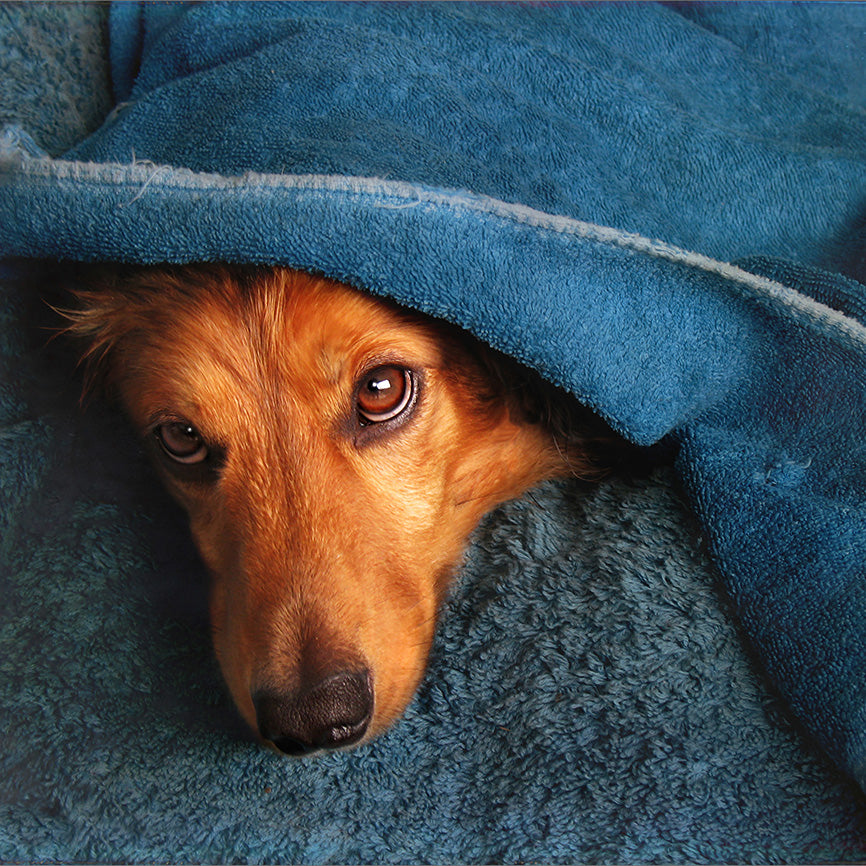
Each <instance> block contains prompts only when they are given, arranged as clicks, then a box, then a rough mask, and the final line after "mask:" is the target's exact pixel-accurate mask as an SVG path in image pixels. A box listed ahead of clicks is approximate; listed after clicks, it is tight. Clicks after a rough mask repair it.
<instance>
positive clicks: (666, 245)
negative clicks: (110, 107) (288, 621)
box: [0, 3, 866, 862]
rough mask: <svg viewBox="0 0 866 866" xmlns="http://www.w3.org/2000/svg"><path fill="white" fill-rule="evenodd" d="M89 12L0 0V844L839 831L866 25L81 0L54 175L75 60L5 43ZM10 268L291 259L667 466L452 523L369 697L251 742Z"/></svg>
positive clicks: (34, 42) (319, 857)
mask: <svg viewBox="0 0 866 866" xmlns="http://www.w3.org/2000/svg"><path fill="white" fill-rule="evenodd" d="M96 14H98V12H97V10H94V8H93V7H77V6H70V7H66V6H61V7H59V9H57V8H52V7H51V6H50V5H46V6H40V5H39V4H36V5H30V6H15V7H4V8H3V9H2V16H0V22H3V25H4V28H5V29H4V30H3V31H2V32H0V37H2V39H0V45H2V46H3V49H2V50H3V51H4V52H5V57H4V58H3V61H4V68H5V69H6V70H7V77H10V80H14V83H15V86H14V88H11V89H10V93H15V94H18V93H22V92H27V90H28V88H30V89H31V90H32V91H33V93H34V95H33V97H32V98H31V99H30V101H29V103H28V106H27V107H26V108H20V109H19V108H9V107H7V106H6V105H4V112H3V116H5V117H6V118H7V119H11V120H13V121H15V123H14V124H13V125H12V126H10V127H8V128H7V131H6V133H5V135H4V138H3V149H2V162H0V167H2V174H0V254H2V255H3V256H5V257H7V260H8V264H7V266H6V267H5V268H4V269H3V272H2V289H3V303H2V310H0V315H2V331H0V334H2V340H0V349H2V363H3V369H4V374H3V380H2V383H3V389H2V391H0V411H2V428H0V431H2V437H3V453H2V462H0V474H2V475H0V489H2V492H3V498H2V513H0V526H2V531H3V535H2V540H0V557H2V558H0V563H2V572H0V580H2V584H0V592H2V600H3V611H2V614H0V616H2V623H0V629H2V630H0V640H2V646H3V651H2V656H0V665H2V667H0V670H2V675H0V689H2V692H0V694H2V699H0V711H2V715H3V719H4V727H3V730H4V731H6V732H7V733H4V734H3V735H2V736H3V738H4V747H5V748H4V751H3V755H2V758H0V760H2V779H3V781H2V782H0V793H2V801H0V807H2V810H3V811H2V813H0V859H5V860H134V861H145V860H155V861H196V860H198V861H201V860H213V861H235V860H246V861H254V862H264V861H309V862H338V861H345V862H355V861H369V862H406V861H410V862H411V861H416V860H417V861H424V862H428V861H429V862H447V861H450V862H480V861H488V862H489V861H506V862H517V861H549V862H561V861H588V862H621V861H642V862H658V861H672V862H680V861H696V862H708V861H730V860H766V861H773V862H794V861H798V860H800V861H802V860H811V861H816V860H818V861H821V860H840V861H856V860H861V859H863V858H864V857H866V802H864V798H863V795H862V792H861V791H860V789H859V788H858V787H857V786H856V785H855V783H854V782H859V784H860V786H863V785H864V784H866V631H864V626H863V613H864V610H866V574H864V570H866V566H864V562H866V559H864V553H866V550H864V548H866V501H864V500H866V497H864V491H866V441H864V435H863V434H864V426H866V398H864V393H866V392H864V385H866V328H864V324H863V323H864V319H863V311H864V289H863V287H862V286H861V285H860V284H859V283H858V282H856V278H857V277H858V276H860V275H861V270H862V266H863V257H862V251H863V240H864V239H863V228H862V226H863V207H864V203H866V152H864V149H866V137H864V133H866V113H864V104H866V103H864V99H866V85H864V78H866V75H864V73H863V70H862V57H863V56H864V49H866V8H864V7H862V6H860V5H857V4H820V5H814V6H812V5H805V6H803V5H787V4H785V5H774V4H760V5H750V4H747V5H742V6H741V5H736V4H720V5H715V4H710V5H685V6H682V7H680V6H655V5H644V4H635V5H620V4H616V5H603V4H602V5H591V6H586V7H584V6H571V5H554V6H544V7H538V6H532V5H530V6H524V5H518V4H512V5H501V4H482V5H474V4H445V5H428V4H400V5H396V4H395V5H390V4H385V5H382V6H379V5H367V4H339V3H326V4H321V5H320V4H315V3H303V4H297V5H295V4H277V3H267V4H263V3H250V4H246V3H227V4H220V3H213V4H200V5H192V6H186V5H185V4H171V5H164V6H162V5H156V4H143V5H139V4H134V3H123V4H117V5H116V6H115V7H113V9H112V18H111V42H110V56H111V63H112V66H111V71H112V81H113V85H114V88H115V97H116V99H117V102H118V105H117V106H116V108H115V109H114V111H113V112H112V113H111V114H110V116H109V117H108V118H107V119H106V121H105V123H104V124H103V125H102V127H101V128H100V129H99V130H98V131H97V132H95V133H94V134H93V135H90V136H89V137H84V132H85V127H86V128H87V129H89V120H88V119H87V118H89V117H91V116H92V115H89V114H87V113H86V111H90V110H92V108H93V106H92V105H91V106H89V107H87V108H86V110H85V108H82V110H81V113H80V114H79V115H78V118H79V120H78V121H76V123H78V126H77V127H75V126H74V125H73V127H72V128H71V129H72V132H77V133H79V135H80V136H81V137H82V138H83V140H81V141H80V143H78V144H76V145H75V146H74V147H73V148H72V150H70V151H68V152H67V153H66V154H65V155H63V156H62V158H57V157H56V154H57V153H58V150H59V147H60V143H61V142H64V141H67V140H68V139H69V137H72V132H70V129H65V130H62V129H57V128H56V124H55V121H54V120H53V119H52V117H53V116H50V115H49V114H48V112H49V110H56V107H57V105H56V103H52V102H51V100H50V99H49V98H47V97H48V94H49V93H50V83H49V82H47V81H46V83H45V85H44V86H42V87H41V88H40V87H39V86H38V84H39V82H40V81H42V80H43V79H40V78H39V76H40V75H43V76H44V75H46V74H47V73H46V70H48V71H50V70H51V69H53V68H55V64H59V65H61V66H62V64H63V62H64V61H65V62H68V63H69V65H70V66H71V67H73V68H76V75H72V74H70V75H69V76H68V78H66V79H62V80H61V81H60V82H59V83H58V84H57V85H56V86H57V92H58V96H57V99H58V100H61V99H64V98H65V99H68V98H70V97H69V96H68V94H69V93H70V92H75V93H78V92H79V91H76V90H75V86H74V83H73V82H75V81H80V80H81V79H80V75H81V69H80V66H81V63H82V59H81V58H82V57H85V58H88V60H87V62H90V59H89V58H91V57H92V54H91V53H89V52H88V53H85V54H78V53H77V52H76V51H75V50H72V49H71V48H69V42H70V41H71V42H74V40H67V42H66V43H64V42H63V41H60V40H57V39H56V38H54V37H53V36H52V37H51V38H46V37H44V36H42V33H44V32H53V33H56V29H57V27H58V25H60V26H64V27H67V28H69V30H70V31H71V32H73V33H84V32H85V31H87V32H89V33H91V34H92V33H94V32H98V27H97V26H96V24H95V23H94V21H95V19H94V17H93V16H94V15H96ZM52 25H53V26H54V30H53V31H52V30H51V26H52ZM16 40H18V41H16ZM64 51H65V52H67V53H68V55H69V56H68V57H65V56H64ZM40 52H42V53H43V54H46V55H48V56H49V57H50V61H51V62H50V63H49V64H47V66H46V67H39V65H38V64H37V63H36V62H35V58H38V57H39V56H40ZM96 65H98V64H95V66H96ZM33 70H38V74H37V75H36V76H35V80H34V76H33V74H32V73H33ZM28 72H30V76H29V77H28ZM76 76H78V77H76ZM25 82H29V83H25ZM98 99H99V97H94V100H95V101H94V104H95V105H96V106H97V107H98V105H99V104H100V103H99V102H98ZM13 104H14V103H12V102H9V106H12V105H13ZM42 106H44V108H42ZM49 106H50V109H49ZM49 154H52V155H54V156H53V157H52V156H49ZM13 258H14V260H13ZM22 259H30V260H46V259H60V260H63V259H77V260H103V259H109V260H113V259H117V260H124V261H138V262H155V261H176V262H183V261H195V260H231V261H254V262H273V263H283V264H288V265H292V266H296V267H302V268H306V269H311V270H315V271H321V272H324V273H326V274H329V275H331V276H334V277H337V278H341V279H344V280H347V281H348V282H351V283H353V284H355V285H358V286H360V287H363V288H366V289H368V290H370V291H373V292H376V293H380V294H383V295H387V296H389V297H393V298H395V299H397V300H398V301H400V302H402V303H405V304H408V305H410V306H413V307H415V308H417V309H420V310H423V311H425V312H429V313H432V314H434V315H439V316H442V317H445V318H447V319H449V320H451V321H455V322H458V323H459V324H461V325H463V326H465V327H468V328H470V329H471V330H473V331H474V332H475V333H476V334H477V335H478V336H480V337H481V338H483V339H485V340H487V341H488V342H489V343H491V344H493V345H494V346H496V347H497V348H499V349H502V350H503V351H506V352H508V353H510V354H512V355H513V356H515V357H516V358H518V359H519V360H521V361H523V362H525V363H527V364H530V365H532V366H533V367H535V368H536V369H538V370H539V371H540V372H542V373H543V374H544V375H545V376H547V377H548V378H550V379H551V380H552V381H554V382H556V383H557V384H560V385H562V386H563V387H566V388H567V389H569V390H571V391H572V392H573V393H574V394H575V395H577V396H578V397H580V398H581V399H582V400H583V401H584V402H586V403H587V404H588V405H590V406H591V407H593V408H594V409H595V410H597V411H598V412H599V413H601V414H602V415H603V416H604V417H605V418H607V419H608V421H609V422H610V423H611V424H613V426H614V427H616V428H617V429H618V430H620V431H621V432H622V433H623V434H624V435H626V436H628V437H630V438H631V439H633V440H634V441H635V442H638V443H640V444H650V443H653V442H656V441H659V440H661V439H666V440H667V441H669V442H672V443H673V444H674V445H675V446H676V447H677V450H678V456H677V460H676V467H675V472H676V479H674V477H673V476H672V475H670V474H668V473H665V472H663V473H660V474H659V475H657V476H656V477H654V478H653V479H651V480H650V481H649V482H648V483H646V484H642V485H634V484H629V483H627V482H625V481H612V482H609V483H607V484H604V485H602V486H601V487H599V488H597V489H594V490H581V489H580V488H579V487H578V486H576V485H574V484H552V485H547V486H545V487H544V488H542V489H541V490H540V491H538V492H537V493H535V494H533V496H532V497H530V498H527V499H526V500H525V501H522V502H518V503H512V504H511V505H509V506H507V507H505V508H504V509H502V510H501V511H500V512H498V513H497V514H496V515H494V516H492V517H491V518H490V519H489V520H488V521H486V522H485V524H484V526H483V527H482V528H481V530H480V531H479V533H478V535H477V538H476V540H475V543H474V546H473V547H472V549H471V551H470V554H469V559H468V563H467V567H466V569H465V573H464V575H463V577H462V579H461V582H460V584H459V586H458V587H457V589H456V591H455V593H454V595H453V597H452V598H451V599H450V600H449V602H448V610H447V611H446V614H445V617H444V620H443V624H442V628H441V629H440V632H439V634H438V636H437V643H436V647H435V650H434V654H433V659H432V661H431V669H430V673H429V675H428V677H427V679H426V680H425V683H424V685H423V686H422V689H421V691H420V693H419V695H418V697H417V698H416V700H415V701H414V702H413V704H412V706H411V707H410V709H409V712H408V714H407V716H406V718H405V719H404V720H403V721H402V722H401V723H399V724H398V725H397V726H396V727H395V728H394V729H393V730H392V731H391V732H389V733H388V734H387V735H385V736H384V737H383V738H382V739H381V740H379V741H378V742H376V743H374V744H372V745H370V746H367V747H364V748H362V749H360V750H358V751H356V752H354V753H350V754H339V755H329V756H326V757H324V758H321V759H319V760H316V761H312V762H300V763H299V762H294V763H293V762H288V761H285V760H281V759H278V758H276V757H275V756H273V755H271V754H270V753H266V752H263V751H261V750H260V749H258V748H257V747H256V746H255V744H252V743H250V742H249V741H248V740H246V739H245V738H244V736H243V735H242V734H241V733H239V731H238V729H237V726H236V724H235V723H233V722H232V721H231V720H232V719H233V715H232V711H231V709H230V707H229V706H228V700H227V698H226V697H225V696H224V694H223V692H222V691H221V688H220V686H219V678H218V674H217V672H216V670H215V667H214V665H213V663H212V662H211V660H210V655H209V648H208V645H207V635H206V627H205V625H204V624H203V618H202V615H201V612H200V607H201V604H200V602H201V595H202V594H203V589H202V585H201V577H200V575H201V572H200V569H199V566H198V565H197V564H196V561H195V559H194V557H193V556H192V554H191V553H190V548H189V543H188V542H187V541H186V540H185V537H184V536H183V534H182V532H183V530H182V519H181V518H179V516H178V515H177V513H176V512H175V510H174V509H173V508H172V507H171V506H169V505H168V504H167V502H166V500H165V498H164V496H163V495H162V494H161V493H160V492H159V491H158V488H156V486H155V484H154V482H153V481H152V480H150V479H149V477H148V475H147V473H146V471H145V469H144V468H143V466H142V465H141V459H140V458H138V457H137V456H136V452H135V449H134V447H133V445H132V444H131V441H130V439H129V435H128V434H127V433H125V432H120V431H123V430H124V428H123V426H122V422H121V421H119V420H118V419H117V418H115V416H114V415H113V414H111V412H110V410H107V409H100V408H98V407H97V408H94V409H91V411H90V412H88V413H87V414H86V415H84V416H78V415H76V413H75V409H74V403H75V399H76V395H75V394H74V391H75V387H76V385H75V382H74V380H72V379H71V378H70V377H69V375H68V373H67V372H65V370H66V366H67V365H65V364H64V363H62V361H63V356H62V352H63V350H62V349H60V348H53V349H52V350H51V351H50V352H47V353H45V352H43V353H42V354H41V356H40V357H41V360H38V361H37V360H36V358H35V356H34V355H33V354H32V353H31V352H30V351H29V349H28V334H29V331H28V329H35V325H34V316H35V314H34V313H33V309H34V298H35V295H36V291H37V289H36V288H35V287H34V282H35V281H36V280H37V279H39V278H40V277H41V278H42V279H50V277H46V276H45V275H44V274H45V272H44V270H43V266H42V265H40V264H38V263H37V262H36V261H22ZM730 262H737V264H736V265H735V264H730ZM52 353H60V358H57V357H55V356H54V355H52ZM52 360H53V361H54V362H55V363H54V366H52V365H51V364H50V362H51V361H52ZM58 368H60V369H59V371H58ZM678 484H682V485H683V486H684V488H685V490H686V492H687V494H688V496H689V502H690V506H691V509H692V513H693V515H694V517H695V518H696V521H697V523H696V527H697V528H696V529H695V533H700V534H701V535H702V536H703V537H704V538H705V540H706V542H707V544H708V547H709V551H710V554H711V556H712V558H713V559H714V561H715V566H716V567H717V568H718V573H719V575H720V582H721V587H720V588H719V587H717V586H716V583H715V572H714V571H713V570H712V569H711V567H710V565H709V563H708V561H707V560H706V559H704V557H703V556H702V555H700V554H698V553H696V552H695V546H696V540H695V538H694V535H693V527H692V524H691V519H692V518H691V517H690V516H688V515H687V514H686V513H685V512H684V511H683V509H682V507H681V506H680V505H679V503H678V500H677V499H676V498H675V497H674V496H673V495H672V489H673V488H674V486H675V485H678ZM717 590H719V591H717ZM741 637H742V638H744V639H745V640H744V641H741V640H740V638H741ZM744 647H748V648H749V652H750V653H753V654H754V657H755V659H756V662H757V664H756V666H755V667H754V668H753V667H752V665H751V663H750V661H749V659H748V658H747V656H746V653H745V649H744ZM765 675H766V676H767V678H768V680H767V682H766V683H765V681H764V679H763V677H764V676H765ZM791 710H792V711H793V715H794V718H795V719H796V721H791V720H790V718H789V716H788V713H789V711H791ZM800 725H802V726H803V728H804V729H805V731H806V733H803V732H801V730H800ZM813 743H817V744H819V746H820V749H821V750H822V751H817V750H816V749H815V746H814V745H813ZM822 753H826V754H827V755H829V756H830V758H831V759H832V760H833V761H834V762H835V765H836V767H837V768H838V769H832V768H831V766H830V765H829V764H826V763H825V759H824V757H823V755H822ZM851 780H854V781H851Z"/></svg>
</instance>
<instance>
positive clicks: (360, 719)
mask: <svg viewBox="0 0 866 866" xmlns="http://www.w3.org/2000/svg"><path fill="white" fill-rule="evenodd" d="M253 704H254V705H255V708H256V721H257V724H258V727H259V733H260V734H261V735H262V737H263V738H264V739H266V740H270V741H271V742H272V743H273V744H274V745H275V746H276V747H277V748H278V749H279V750H280V751H281V752H285V754H287V755H307V754H309V753H310V752H315V751H318V750H319V749H336V748H338V747H339V746H350V745H352V743H357V742H358V740H360V739H361V737H363V736H364V733H365V732H366V730H367V725H369V723H370V718H371V717H372V715H373V689H372V686H371V679H370V674H369V673H368V672H367V671H364V672H363V673H337V674H333V675H331V676H329V677H327V678H325V679H323V680H320V681H319V682H317V683H315V684H313V685H312V686H309V687H306V688H303V689H301V690H299V691H294V692H288V693H286V692H280V691H275V690H262V691H259V692H256V694H255V695H253Z"/></svg>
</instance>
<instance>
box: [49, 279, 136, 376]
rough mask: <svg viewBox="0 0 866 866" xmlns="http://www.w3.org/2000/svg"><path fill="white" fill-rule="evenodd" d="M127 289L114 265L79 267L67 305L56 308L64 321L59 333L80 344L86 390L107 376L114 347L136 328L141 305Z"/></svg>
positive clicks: (128, 286)
mask: <svg viewBox="0 0 866 866" xmlns="http://www.w3.org/2000/svg"><path fill="white" fill-rule="evenodd" d="M130 288H131V287H130V284H129V281H128V280H126V279H124V277H123V274H122V273H121V272H119V271H118V269H116V268H105V267H100V268H86V269H82V270H80V271H79V272H77V273H76V274H75V277H74V279H73V280H72V281H71V283H70V285H69V293H70V294H71V296H72V301H71V303H70V305H69V306H65V307H63V308H60V307H56V308H55V309H56V310H57V312H58V313H59V314H60V315H61V316H63V318H64V319H65V320H66V326H65V327H64V328H62V329H61V331H60V333H61V334H63V335H66V336H70V337H72V338H73V339H75V340H76V341H78V342H79V344H80V345H81V360H82V363H83V364H84V365H85V392H86V391H88V390H89V389H90V388H91V387H92V385H93V384H94V382H95V381H96V380H107V379H109V378H110V371H111V357H112V355H113V354H114V351H115V349H116V348H117V346H118V344H120V343H121V342H122V341H123V339H124V337H125V336H127V335H128V334H129V333H130V332H131V331H133V330H134V329H135V328H136V324H137V321H138V319H139V312H140V310H139V308H140V304H139V303H138V302H137V299H136V296H135V293H134V292H132V291H130Z"/></svg>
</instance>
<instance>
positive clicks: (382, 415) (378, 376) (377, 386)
mask: <svg viewBox="0 0 866 866" xmlns="http://www.w3.org/2000/svg"><path fill="white" fill-rule="evenodd" d="M413 391H414V381H413V379H412V374H411V373H410V372H409V371H408V370H407V369H406V368H405V367H397V366H391V365H388V366H383V367H376V368H375V369H374V370H370V372H369V373H366V374H365V375H364V376H363V377H362V378H361V380H360V382H359V387H358V396H357V405H358V414H359V415H360V417H361V422H362V423H368V424H379V423H381V422H382V421H390V420H391V419H392V418H396V417H397V416H398V415H400V414H401V413H402V412H404V411H405V410H406V408H407V407H408V406H409V404H410V403H411V402H412V396H413Z"/></svg>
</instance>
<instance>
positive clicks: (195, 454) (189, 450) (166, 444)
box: [153, 421, 208, 463]
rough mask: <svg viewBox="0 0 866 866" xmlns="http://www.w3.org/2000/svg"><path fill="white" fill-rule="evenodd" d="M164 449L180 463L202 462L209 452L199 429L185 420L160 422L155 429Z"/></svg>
mask: <svg viewBox="0 0 866 866" xmlns="http://www.w3.org/2000/svg"><path fill="white" fill-rule="evenodd" d="M153 433H154V436H156V438H157V441H158V442H159V444H160V445H161V446H162V450H163V451H165V453H166V454H167V455H168V456H169V457H171V459H172V460H176V461H177V462H178V463H201V462H202V461H203V460H204V459H205V458H206V457H207V454H208V449H207V445H205V442H204V439H202V438H201V435H200V434H199V432H198V430H196V429H195V427H193V426H192V424H187V423H186V422H185V421H171V422H169V423H167V424H160V425H159V426H158V427H156V428H155V429H154V431H153Z"/></svg>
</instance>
